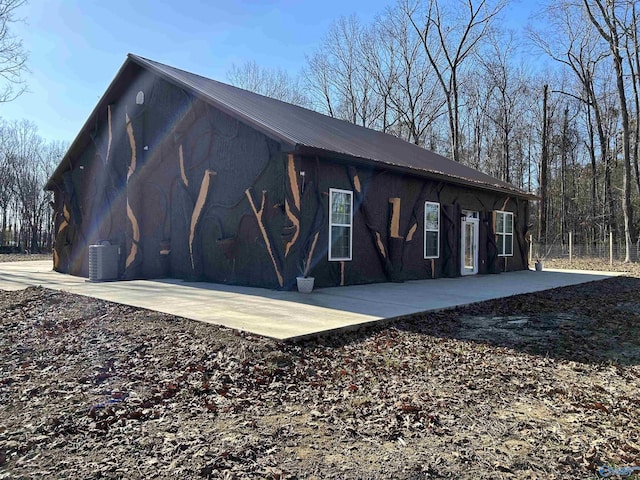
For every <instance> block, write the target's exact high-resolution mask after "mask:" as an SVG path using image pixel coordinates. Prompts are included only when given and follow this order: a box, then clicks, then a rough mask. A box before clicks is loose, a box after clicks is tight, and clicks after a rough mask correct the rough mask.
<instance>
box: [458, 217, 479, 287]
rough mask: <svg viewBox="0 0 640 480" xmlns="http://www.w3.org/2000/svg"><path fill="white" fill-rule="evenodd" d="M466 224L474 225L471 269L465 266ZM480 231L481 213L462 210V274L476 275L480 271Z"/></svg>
mask: <svg viewBox="0 0 640 480" xmlns="http://www.w3.org/2000/svg"><path fill="white" fill-rule="evenodd" d="M466 224H471V225H473V226H474V227H473V244H474V249H473V269H472V270H469V269H467V268H466V266H465V250H466V235H465V230H466V228H465V227H466ZM479 232H480V214H479V212H477V211H475V210H462V215H461V221H460V275H476V274H477V273H478V246H479V243H480V242H479V237H480V235H479Z"/></svg>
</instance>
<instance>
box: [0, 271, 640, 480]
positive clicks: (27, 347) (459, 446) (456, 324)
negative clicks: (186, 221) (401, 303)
mask: <svg viewBox="0 0 640 480" xmlns="http://www.w3.org/2000/svg"><path fill="white" fill-rule="evenodd" d="M639 292H640V278H636V277H631V276H625V277H618V278H612V279H608V280H604V281H601V282H595V283H591V284H586V285H579V286H575V287H567V288H562V289H556V290H550V291H546V292H540V293H537V294H530V295H522V296H517V297H512V298H509V299H503V300H496V301H489V302H484V303H481V304H476V305H472V306H468V307H464V308H457V309H455V310H450V311H446V312H438V313H429V314H423V315H419V316H415V317H414V318H411V319H408V320H406V321H402V322H397V323H394V324H392V325H388V326H385V327H377V328H370V329H368V330H364V331H360V332H352V333H343V334H340V335H337V336H332V337H326V338H319V339H316V340H313V341H306V342H304V343H281V342H276V341H273V340H269V339H265V338H261V337H257V336H253V335H248V334H241V333H238V332H235V331H233V330H229V329H225V328H219V327H215V326H211V325H207V324H201V323H198V322H195V321H191V320H185V319H182V318H177V317H172V316H168V315H164V314H159V313H155V312H150V311H146V310H140V309H136V308H132V307H127V306H122V305H116V304H112V303H109V302H104V301H100V300H94V299H89V298H85V297H79V296H75V295H71V294H67V293H63V292H57V291H52V290H47V289H43V288H36V287H34V288H29V289H27V290H24V291H21V292H3V291H0V312H1V314H0V322H1V325H0V328H1V329H2V330H1V331H2V333H1V335H0V478H11V479H27V478H114V479H115V478H158V479H164V478H224V479H243V478H271V479H287V478H308V479H311V478H315V479H324V478H345V479H366V478H393V479H422V478H455V479H477V478H487V479H499V478H541V479H542V478H544V479H553V478H562V479H564V478H595V477H596V472H597V469H598V468H599V467H600V466H603V465H609V466H614V467H620V466H635V465H640V438H639V434H638V432H640V294H639Z"/></svg>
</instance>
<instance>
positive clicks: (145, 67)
mask: <svg viewBox="0 0 640 480" xmlns="http://www.w3.org/2000/svg"><path fill="white" fill-rule="evenodd" d="M47 188H48V189H50V190H52V191H53V192H54V193H55V201H54V209H55V219H56V220H55V233H56V235H55V249H54V269H55V270H57V271H59V272H65V273H70V274H73V275H80V276H88V267H89V265H88V263H89V261H88V247H89V245H92V244H94V243H97V242H99V241H105V240H106V241H109V242H111V243H112V244H117V245H119V246H120V247H121V249H120V250H121V255H120V266H119V271H120V272H121V277H122V278H123V279H135V278H162V277H173V278H183V279H188V280H206V281H211V282H220V283H232V284H240V285H249V286H259V287H267V288H284V289H288V288H293V286H294V285H295V278H296V276H298V275H300V273H301V272H306V273H308V274H309V275H311V276H314V277H315V278H316V286H319V287H326V286H336V285H349V284H358V283H372V282H385V281H404V280H413V279H424V278H439V277H456V276H460V275H463V274H473V273H479V274H486V273H499V272H502V271H511V270H521V269H526V268H527V267H528V264H527V258H528V248H529V245H528V242H527V238H528V229H529V227H528V225H527V223H528V219H529V204H528V201H529V200H530V199H532V198H535V197H533V196H532V195H530V194H528V193H526V192H523V191H521V190H518V189H516V188H515V187H513V186H511V185H509V184H507V183H504V182H501V181H499V180H497V179H495V178H492V177H489V176H487V175H484V174H482V173H481V172H478V171H476V170H473V169H471V168H468V167H465V166H463V165H461V164H458V163H455V162H453V161H451V160H448V159H446V158H444V157H442V156H440V155H437V154H435V153H433V152H429V151H427V150H424V149H422V148H419V147H417V146H415V145H413V144H410V143H407V142H404V141H402V140H400V139H398V138H396V137H393V136H390V135H386V134H383V133H380V132H376V131H373V130H369V129H366V128H363V127H359V126H356V125H352V124H350V123H347V122H343V121H341V120H336V119H333V118H329V117H326V116H324V115H321V114H319V113H316V112H312V111H310V110H306V109H303V108H300V107H297V106H293V105H289V104H287V103H283V102H280V101H277V100H273V99H270V98H267V97H263V96H260V95H257V94H254V93H251V92H247V91H244V90H241V89H238V88H235V87H231V86H229V85H225V84H222V83H219V82H215V81H213V80H209V79H206V78H203V77H200V76H197V75H194V74H191V73H188V72H184V71H182V70H178V69H175V68H172V67H169V66H166V65H163V64H159V63H156V62H153V61H150V60H147V59H143V58H141V57H137V56H134V55H129V57H128V58H127V60H126V61H125V63H124V65H123V66H122V68H121V69H120V71H119V72H118V74H117V75H116V77H115V79H114V80H113V82H112V83H111V85H110V86H109V88H108V90H107V92H106V93H105V94H104V96H103V97H102V99H101V100H100V102H99V103H98V105H97V106H96V108H95V110H94V111H93V113H92V114H91V116H90V117H89V119H88V120H87V122H86V124H85V125H84V127H83V128H82V130H81V132H80V134H79V135H78V137H77V138H76V140H75V141H74V143H73V144H72V146H71V148H70V149H69V151H68V152H67V154H66V156H65V158H64V159H63V160H62V162H61V164H60V165H59V167H58V168H57V170H56V171H55V173H54V174H53V176H52V177H51V179H50V180H49V182H48V185H47Z"/></svg>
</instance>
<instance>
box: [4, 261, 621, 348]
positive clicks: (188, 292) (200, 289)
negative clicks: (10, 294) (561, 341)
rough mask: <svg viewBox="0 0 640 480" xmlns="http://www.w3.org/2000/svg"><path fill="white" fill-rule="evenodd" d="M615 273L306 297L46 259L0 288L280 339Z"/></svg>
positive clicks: (409, 285) (369, 288)
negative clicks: (108, 276)
mask: <svg viewBox="0 0 640 480" xmlns="http://www.w3.org/2000/svg"><path fill="white" fill-rule="evenodd" d="M616 275H620V274H619V273H613V272H592V271H589V272H587V271H577V270H546V271H543V272H534V271H520V272H511V273H503V274H500V275H483V276H469V277H460V278H443V279H438V280H418V281H411V282H405V283H377V284H370V285H354V286H347V287H333V288H320V289H316V290H314V291H313V293H311V294H308V295H305V294H301V293H298V292H281V291H276V290H266V289H262V288H251V287H240V286H231V285H220V284H213V283H204V282H184V281H182V280H172V279H162V280H134V281H126V282H103V283H92V282H88V281H86V279H84V278H80V277H74V276H71V275H64V274H60V273H57V272H54V271H52V269H51V262H50V261H37V262H13V263H0V290H21V289H24V288H27V287H28V286H31V285H40V286H43V287H47V288H52V289H55V290H62V291H66V292H71V293H76V294H79V295H85V296H89V297H94V298H99V299H101V300H109V301H112V302H117V303H121V304H125V305H131V306H134V307H140V308H147V309H150V310H155V311H159V312H163V313H168V314H171V315H177V316H181V317H186V318H191V319H194V320H199V321H203V322H209V323H212V324H216V325H224V326H226V327H230V328H235V329H238V330H244V331H247V332H251V333H256V334H258V335H264V336H267V337H272V338H277V339H280V340H284V339H299V338H303V337H306V336H311V335H316V334H319V333H323V332H324V333H326V332H328V331H332V330H339V329H347V328H358V327H360V326H363V325H366V324H369V323H373V322H378V321H381V320H385V319H390V318H395V317H402V316H405V315H410V314H414V313H418V312H423V311H428V310H440V309H443V308H450V307H455V306H458V305H466V304H470V303H475V302H480V301H484V300H490V299H494V298H503V297H509V296H512V295H517V294H521V293H530V292H537V291H541V290H548V289H551V288H556V287H563V286H568V285H576V284H580V283H585V282H591V281H595V280H603V279H605V278H608V277H611V276H616Z"/></svg>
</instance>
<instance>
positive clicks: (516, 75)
mask: <svg viewBox="0 0 640 480" xmlns="http://www.w3.org/2000/svg"><path fill="white" fill-rule="evenodd" d="M516 53H517V52H516V47H515V39H514V36H513V33H510V34H508V35H507V36H500V35H498V34H494V35H491V36H490V47H489V49H488V50H487V51H483V52H482V53H481V54H480V55H478V62H479V64H480V65H482V67H483V70H484V79H485V85H486V87H487V90H488V100H489V101H490V103H489V104H487V105H486V108H485V110H484V112H483V113H484V115H486V116H487V117H488V118H489V119H490V120H491V122H492V123H493V124H494V125H495V127H496V129H497V130H498V132H499V137H500V147H501V150H502V152H501V155H500V157H501V160H502V161H501V165H500V169H499V175H498V176H499V177H500V178H502V180H504V181H505V182H510V181H511V167H512V165H511V163H512V162H511V155H512V152H511V144H512V133H513V131H514V129H515V128H516V123H517V117H518V116H519V115H521V112H522V110H523V108H522V100H523V98H524V96H525V93H526V90H527V84H526V81H525V80H524V78H522V76H521V72H520V71H518V69H517V68H516V67H515V61H514V60H513V58H514V57H515V54H516Z"/></svg>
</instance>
